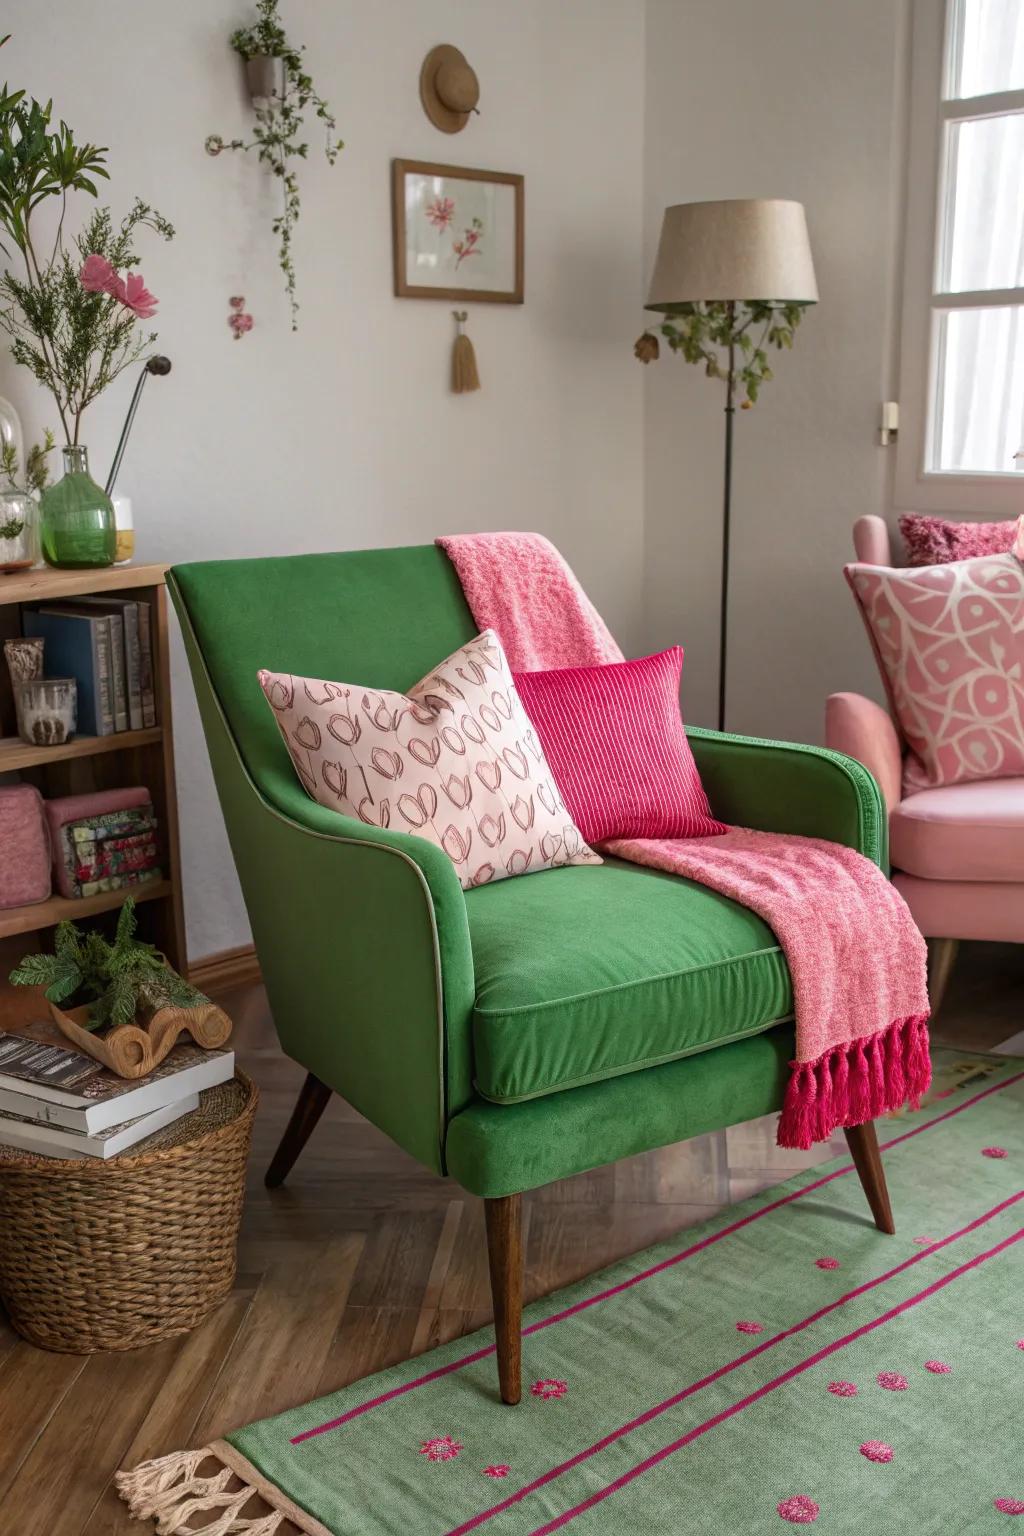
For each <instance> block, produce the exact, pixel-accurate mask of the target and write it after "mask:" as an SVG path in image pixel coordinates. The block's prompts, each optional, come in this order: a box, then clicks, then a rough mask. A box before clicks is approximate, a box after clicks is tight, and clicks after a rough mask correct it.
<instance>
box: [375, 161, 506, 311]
mask: <svg viewBox="0 0 1024 1536" xmlns="http://www.w3.org/2000/svg"><path fill="white" fill-rule="evenodd" d="M392 210H393V215H394V241H395V293H396V294H397V296H398V297H399V298H401V299H472V300H475V301H477V302H479V301H481V300H483V301H486V302H489V303H495V304H521V303H522V302H523V178H522V176H512V175H506V174H504V173H503V172H500V171H471V170H469V169H467V167H465V166H459V165H430V164H427V163H426V162H424V161H421V160H394V161H392Z"/></svg>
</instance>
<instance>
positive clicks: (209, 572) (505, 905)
mask: <svg viewBox="0 0 1024 1536" xmlns="http://www.w3.org/2000/svg"><path fill="white" fill-rule="evenodd" d="M168 587H169V589H170V592H171V596H172V599H173V601H174V604H175V607H176V609H177V612H178V615H179V617H180V619H181V624H182V629H183V632H184V638H185V646H186V649H187V652H188V658H189V663H190V666H191V669H192V676H193V679H194V682H195V687H196V693H197V695H198V700H199V708H200V712H201V715H202V720H203V727H204V730H205V733H206V740H207V744H208V747H209V752H210V758H211V761H212V764H213V771H214V776H215V779H216V783H217V790H218V794H219V797H220V803H221V807H222V809H223V812H224V818H225V821H226V823H227V829H228V835H229V838H230V841H231V847H232V851H233V853H234V858H235V863H236V865H237V868H238V874H239V878H240V880H241V884H242V890H243V893H244V896H245V902H246V907H247V910H248V914H249V919H250V922H251V924H252V931H253V936H254V939H255V942H256V948H257V951H258V954H259V958H260V964H261V967H262V971H263V977H264V980H265V983H266V988H267V994H268V997H269V1000H270V1006H271V1009H272V1011H273V1015H274V1020H275V1024H276V1027H277V1031H278V1034H279V1036H280V1040H281V1044H282V1046H283V1048H284V1050H285V1051H286V1052H287V1053H288V1055H289V1056H291V1057H293V1058H294V1059H295V1060H296V1061H298V1062H301V1064H302V1065H303V1066H304V1067H305V1068H306V1069H307V1072H308V1073H309V1076H308V1078H307V1081H306V1085H305V1088H304V1089H303V1092H302V1094H301V1096H300V1099H299V1102H298V1104H297V1105H296V1109H295V1112H294V1114H293V1116H292V1120H291V1123H290V1125H289V1128H288V1130H287V1132H286V1134H285V1137H284V1139H283V1141H282V1143H281V1146H280V1148H279V1149H278V1151H277V1153H276V1155H275V1157H274V1160H273V1162H272V1164H271V1166H270V1169H269V1171H268V1173H267V1183H268V1184H270V1185H277V1184H280V1183H281V1182H282V1181H283V1179H284V1178H285V1177H286V1175H287V1173H288V1172H289V1170H290V1169H291V1167H292V1165H293V1164H294V1162H295V1159H296V1157H297V1156H298V1154H299V1152H300V1150H301V1148H302V1146H303V1145H304V1143H305V1141H306V1139H307V1137H308V1136H309V1134H310V1132H311V1130H312V1129H313V1127H314V1125H315V1124H316V1121H317V1119H318V1117H319V1115H320V1113H321V1111H322V1110H323V1107H324V1105H325V1104H326V1103H327V1101H328V1099H329V1098H330V1095H331V1093H332V1092H337V1093H341V1094H343V1095H344V1097H345V1098H346V1099H347V1100H348V1101H349V1102H350V1103H351V1104H353V1105H354V1106H355V1107H356V1109H358V1110H359V1111H360V1112H361V1113H362V1114H363V1115H365V1116H366V1117H367V1118H368V1119H370V1120H372V1121H373V1123H374V1124H375V1125H377V1126H379V1127H380V1128H381V1129H382V1130H384V1131H386V1132H387V1133H388V1135H390V1136H391V1137H392V1138H393V1139H394V1140H395V1141H396V1142H398V1144H399V1145H400V1146H402V1147H404V1148H405V1150H406V1151H408V1152H410V1153H411V1154H412V1155H413V1156H415V1157H417V1158H418V1159H419V1160H420V1161H421V1162H422V1163H424V1164H426V1165H427V1166H428V1167H430V1168H433V1169H435V1170H436V1172H438V1173H439V1174H447V1175H448V1176H450V1177H452V1178H454V1179H456V1180H457V1181H458V1182H459V1184H461V1185H462V1186H463V1187H464V1188H465V1189H467V1190H468V1191H470V1192H471V1193H472V1194H475V1195H479V1196H482V1197H483V1199H484V1201H485V1202H486V1215H487V1236H488V1252H489V1259H490V1269H491V1281H492V1290H493V1296H494V1311H495V1327H496V1335H497V1339H496V1349H497V1356H498V1374H499V1384H500V1388H501V1394H502V1397H503V1398H504V1400H505V1401H506V1402H517V1401H518V1400H519V1394H520V1381H519V1358H520V1318H521V1310H522V1256H521V1249H520V1236H519V1234H520V1226H519V1223H520V1196H521V1193H522V1192H523V1191H524V1190H528V1189H534V1188H536V1187H538V1186H539V1185H542V1184H546V1183H548V1182H550V1181H552V1180H554V1179H562V1178H565V1177H567V1176H568V1175H571V1174H574V1173H579V1172H582V1171H583V1170H585V1169H588V1168H594V1167H597V1166H599V1165H602V1164H606V1163H610V1162H614V1161H616V1160H617V1159H618V1158H622V1157H629V1156H631V1155H632V1154H634V1153H637V1152H643V1151H646V1150H648V1149H650V1148H653V1147H660V1146H665V1145H667V1144H669V1143H671V1142H675V1141H681V1140H685V1139H687V1138H689V1137H691V1136H697V1135H701V1134H702V1133H704V1132H706V1131H712V1130H717V1129H720V1128H722V1127H724V1126H728V1125H735V1124H738V1123H740V1122H742V1121H744V1120H749V1119H753V1118H754V1117H756V1116H758V1115H764V1114H768V1113H770V1112H771V1111H773V1110H777V1109H779V1108H780V1107H781V1103H782V1095H783V1089H784V1086H785V1081H786V1076H787V1067H788V1063H789V1061H790V1059H791V1057H792V1054H793V1027H792V1007H793V1004H792V988H791V984H790V978H789V973H788V970H787V968H786V964H785V961H784V958H783V956H782V953H781V951H780V949H779V946H778V944H777V943H776V940H775V937H774V935H773V933H772V932H771V930H770V929H769V928H768V927H767V926H766V925H765V924H764V923H763V922H762V921H761V920H760V919H759V918H758V917H756V916H755V915H754V913H752V912H750V911H749V910H748V909H746V908H744V907H741V906H739V905H737V904H736V903H735V902H732V901H729V900H727V899H726V898H725V897H722V896H719V895H717V894H715V893H714V892H712V891H709V890H706V889H705V888H703V887H702V886H698V885H695V884H692V883H691V882H689V881H686V880H681V879H678V878H677V877H675V876H672V875H666V874H662V873H659V872H657V871H653V870H645V869H641V868H639V867H637V866H635V865H630V864H624V863H621V862H619V861H617V860H614V859H609V860H607V861H606V862H605V864H604V865H603V866H601V867H600V868H594V867H581V868H572V869H560V870H555V871H550V872H547V873H545V874H544V875H543V876H542V877H541V878H539V879H538V878H537V877H536V876H526V877H524V878H520V879H516V880H504V881H501V882H499V883H498V884H496V885H491V886H484V887H481V888H480V889H477V890H473V891H468V892H464V891H463V890H462V888H461V886H460V884H459V881H458V879H457V877H456V874H455V870H454V867H453V866H452V865H451V863H450V862H449V861H448V859H447V858H446V856H445V855H444V853H442V852H441V850H440V849H438V848H436V847H434V846H433V845H432V844H430V843H427V842H425V841H423V840H422V839H418V838H415V837H411V836H409V835H407V834H405V833H402V832H397V831H392V830H390V829H388V828H379V827H373V826H365V825H363V823H362V822H360V821H356V820H352V819H350V818H348V817H345V816H342V815H340V814H338V813H336V812H332V811H329V810H326V809H324V808H323V807H321V806H319V805H317V804H315V803H314V802H313V801H311V800H310V799H308V797H307V796H306V794H305V792H304V791H303V789H302V787H301V785H300V784H299V781H298V778H297V777H296V774H295V771H294V769H293V767H292V764H291V762H290V760H289V757H288V754H287V751H286V749H285V747H284V745H283V743H282V740H281V737H280V734H279V732H278V729H277V725H276V723H275V721H274V719H273V718H272V716H271V712H270V710H269V709H268V708H267V706H266V704H265V702H264V700H263V697H262V694H261V691H260V689H259V687H258V685H257V682H256V672H257V670H258V669H259V668H260V667H264V666H265V667H270V668H272V669H274V670H277V671H290V672H293V673H295V674H297V675H304V676H312V677H328V678H350V679H358V680H360V681H361V682H365V683H366V684H367V686H369V687H375V688H377V687H380V688H398V689H401V688H404V687H407V686H409V685H410V684H411V683H413V682H414V681H416V680H417V679H418V678H419V677H421V676H422V675H423V674H424V673H426V672H427V671H428V670H429V669H430V667H431V666H433V665H434V664H436V662H437V661H438V660H439V659H440V658H441V657H443V656H447V655H448V654H450V653H451V652H452V651H453V650H455V649H456V648H457V647H458V646H460V645H462V644H463V643H464V642H465V641H466V640H467V639H469V638H471V637H472V635H474V634H475V633H476V626H475V625H474V623H473V619H472V617H471V615H470V612H469V610H468V608H467V606H466V603H465V600H464V598H463V596H462V592H461V589H460V588H459V585H458V582H457V581H456V578H455V575H454V572H453V571H452V568H451V566H450V565H449V563H448V561H447V559H446V557H445V556H444V555H443V554H442V553H441V552H440V551H439V550H437V549H435V548H433V547H432V546H428V547H424V548H413V549H392V550H369V551H361V552H356V553H350V554H330V555H298V556H289V557H285V558H274V559H263V560H231V561H209V562H204V563H201V564H191V565H182V566H178V567H176V568H174V569H173V570H172V571H171V572H170V573H169V575H168ZM689 734H690V740H691V743H692V746H693V750H694V754H695V756H696V759H697V762H698V765H699V767H700V772H701V775H702V777H703V780H704V783H705V785H706V787H707V790H708V794H709V796H710V800H711V804H712V807H713V809H714V812H715V815H716V816H719V817H721V818H722V819H723V820H725V821H728V822H735V823H740V824H743V825H746V826H750V827H758V828H762V829H765V830H777V831H788V832H798V833H804V834H806V835H809V836H816V837H823V838H828V839H830V840H831V841H833V842H837V843H845V844H847V845H848V846H851V847H855V848H858V849H860V851H861V852H862V853H864V854H866V855H867V856H868V857H869V858H871V859H873V860H875V861H876V862H877V863H879V864H882V865H884V863H885V860H886V857H887V850H886V825H887V824H886V818H885V815H884V812H883V807H882V802H881V797H880V794H879V791H878V788H877V785H876V783H875V781H874V779H873V778H872V777H871V775H870V774H869V773H868V772H867V770H866V769H864V768H863V767H861V765H860V764H858V763H856V762H854V761H853V760H852V759H850V758H847V757H843V756H842V755H840V754H839V753H836V752H828V751H824V750H821V749H818V748H813V747H801V746H791V745H782V744H780V743H777V742H766V741H754V740H748V739H745V738H743V737H738V736H728V735H721V734H719V733H717V732H712V731H702V730H691V731H690V733H689ZM847 1137H848V1140H849V1143H850V1148H851V1152H852V1154H853V1157H854V1160H855V1162H856V1164H857V1169H858V1172H859V1174H860V1177H861V1182H862V1184H863V1185H864V1189H865V1192H866V1194H867V1197H868V1201H869V1203H870V1206H871V1210H872V1213H873V1215H874V1217H875V1221H876V1224H877V1225H878V1226H879V1227H880V1228H881V1229H882V1230H884V1231H892V1230H893V1225H892V1215H891V1211H890V1208H889V1202H888V1196H887V1194H886V1189H885V1182H884V1175H883V1173H882V1169H881V1163H880V1161H879V1157H878V1148H877V1140H876V1138H875V1134H874V1128H873V1127H872V1126H871V1125H868V1126H862V1127H858V1128H857V1129H856V1130H852V1131H849V1132H848V1133H847Z"/></svg>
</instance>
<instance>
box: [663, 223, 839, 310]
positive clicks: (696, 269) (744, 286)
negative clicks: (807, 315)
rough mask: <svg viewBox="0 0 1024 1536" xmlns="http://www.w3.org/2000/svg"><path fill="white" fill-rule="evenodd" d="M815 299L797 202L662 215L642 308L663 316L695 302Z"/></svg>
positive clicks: (806, 301)
mask: <svg viewBox="0 0 1024 1536" xmlns="http://www.w3.org/2000/svg"><path fill="white" fill-rule="evenodd" d="M817 298H818V285H817V283H816V282H815V280H814V262H813V261H812V260H811V244H810V241H809V240H808V238H807V219H806V218H805V216H804V209H803V204H802V203H791V202H788V201H786V200H784V199H781V198H760V197H758V198H731V199H728V200H727V201H723V202H714V203H677V204H676V205H675V207H673V208H666V209H665V217H664V220H663V222H662V226H661V240H660V242H659V244H658V256H657V260H656V261H655V263H654V275H653V277H652V278H651V287H650V292H649V294H648V296H647V304H646V308H647V309H654V310H658V311H660V312H661V313H662V314H666V315H670V314H672V313H673V312H674V311H676V310H678V309H679V308H680V307H681V306H682V305H684V304H693V303H697V302H699V301H701V300H704V301H705V302H709V303H710V302H714V301H716V300H719V301H721V300H729V299H733V300H735V301H739V300H742V299H760V300H769V299H771V300H779V301H785V302H787V303H790V304H814V303H816V302H817Z"/></svg>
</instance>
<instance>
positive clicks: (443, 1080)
mask: <svg viewBox="0 0 1024 1536" xmlns="http://www.w3.org/2000/svg"><path fill="white" fill-rule="evenodd" d="M165 582H166V585H167V586H168V588H169V589H170V592H171V597H172V599H173V601H174V608H175V611H176V613H177V615H178V622H179V623H180V624H181V627H182V629H183V630H187V633H188V638H189V640H190V641H191V642H192V646H193V648H194V651H195V655H196V657H197V658H198V661H199V666H200V669H201V671H202V674H203V678H204V680H205V682H206V685H207V687H208V688H209V690H210V698H211V699H212V700H213V704H214V708H215V710H216V712H217V715H218V718H219V719H220V723H221V725H222V726H223V727H224V732H225V735H226V736H227V739H228V741H229V742H230V744H231V747H232V750H233V751H234V754H235V757H236V758H237V760H238V766H239V768H240V770H241V772H242V777H243V778H244V779H245V782H246V783H247V784H248V786H249V788H250V789H251V790H252V792H253V794H254V795H255V796H256V799H257V800H258V801H259V803H260V805H261V806H262V808H263V809H264V810H265V811H266V812H268V814H269V815H271V816H273V817H274V818H275V819H276V820H277V821H280V822H283V823H284V825H285V826H287V827H291V828H292V829H293V830H294V831H296V832H301V833H302V835H303V836H304V837H313V838H317V839H319V840H320V841H321V842H325V843H343V844H351V845H353V846H354V847H357V848H373V849H380V851H381V852H382V853H391V854H395V855H396V856H397V857H398V858H400V859H402V860H403V861H404V862H405V863H406V864H408V865H409V867H410V868H411V869H412V870H414V871H415V873H416V877H417V879H418V880H419V883H420V888H421V890H422V892H423V898H424V901H425V902H426V907H427V914H428V916H429V919H430V934H431V942H432V945H433V950H434V981H435V989H436V1000H437V1024H438V1031H437V1036H438V1084H439V1087H440V1093H439V1095H438V1098H439V1102H438V1115H439V1119H438V1154H439V1158H440V1162H441V1167H442V1169H443V1170H444V1172H445V1173H446V1174H447V1172H448V1164H447V1162H446V1161H445V1140H446V1137H447V1132H448V1118H449V1117H448V1073H447V1052H448V1023H447V1019H446V1016H445V1011H444V992H443V989H442V981H441V943H440V939H439V937H438V932H437V913H436V912H435V910H434V901H433V897H432V896H431V894H430V886H429V885H428V884H427V879H426V876H425V875H424V873H423V871H422V869H420V867H419V865H418V864H417V863H416V860H415V859H411V858H410V857H409V855H408V854H407V853H404V852H403V851H402V849H401V848H393V847H391V846H390V845H389V844H388V843H385V842H379V841H377V840H376V839H373V838H368V837H367V838H362V837H349V836H347V835H346V836H339V837H334V836H331V835H329V834H328V833H326V832H316V831H314V830H313V828H312V827H304V826H303V825H302V823H301V822H300V821H293V820H292V818H291V817H290V816H285V815H284V814H283V813H282V812H281V811H279V810H278V809H277V807H276V806H273V805H271V804H270V802H269V801H268V800H267V799H266V798H265V797H264V796H263V795H262V794H261V793H260V790H259V787H258V785H257V784H256V782H255V780H254V779H253V778H252V776H251V775H250V773H249V770H248V768H247V767H246V764H245V759H244V758H243V756H242V753H241V751H240V749H239V746H238V742H237V740H236V739H235V734H234V732H233V731H232V729H231V726H230V724H229V722H228V718H227V716H226V715H225V713H224V709H223V706H222V704H221V702H220V698H219V696H218V694H217V690H216V688H215V687H214V686H213V679H212V677H211V676H210V672H209V668H208V667H207V665H206V657H205V656H204V655H203V651H202V647H201V646H200V644H199V637H198V636H197V634H196V632H195V629H194V628H193V625H192V619H191V616H190V615H189V612H188V607H187V605H186V603H185V599H184V597H183V595H182V593H181V590H180V588H179V587H178V585H177V582H176V581H175V580H174V572H173V570H171V571H168V572H167V574H166V577H165ZM397 835H399V836H402V835H403V834H401V833H399V834H397Z"/></svg>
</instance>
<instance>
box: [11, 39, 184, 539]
mask: <svg viewBox="0 0 1024 1536" xmlns="http://www.w3.org/2000/svg"><path fill="white" fill-rule="evenodd" d="M3 41H4V42H6V41H7V39H6V38H5V39H3ZM0 45H2V44H0ZM106 154H107V152H106V150H105V149H103V148H100V147H99V146H97V145H95V144H89V143H85V144H79V143H78V142H77V141H76V139H75V136H74V133H73V132H72V130H71V129H70V128H69V127H68V125H67V123H65V122H60V123H59V125H58V126H57V127H54V121H53V104H52V102H47V103H46V104H45V105H43V104H42V103H41V102H38V101H35V100H33V99H31V98H29V97H28V96H27V95H26V93H25V92H24V91H21V90H19V91H9V90H8V88H7V86H6V85H5V86H4V87H3V88H2V89H0V247H2V248H3V249H4V251H5V252H6V253H7V254H8V255H10V256H12V257H14V265H13V266H10V267H8V268H7V269H6V270H5V271H3V273H2V275H0V327H2V328H3V330H5V331H6V332H7V334H8V336H9V337H10V343H11V354H12V356H13V358H14V360H15V362H16V363H20V364H21V365H22V366H23V367H25V368H28V369H29V371H30V372H31V373H32V375H33V377H34V378H35V379H36V381H37V383H39V384H41V385H42V386H43V388H44V389H45V390H47V392H48V393H49V394H50V395H51V396H52V398H53V402H54V405H55V406H56V410H57V415H58V418H59V420H60V424H61V427H62V429H63V432H64V438H65V445H66V446H65V447H64V471H65V473H64V477H63V478H62V479H61V480H60V481H59V482H58V484H57V485H55V486H52V487H50V488H49V489H48V490H46V491H45V492H44V494H43V497H42V501H41V542H42V552H43V557H44V559H45V560H46V561H47V563H48V564H50V565H56V566H64V567H70V568H88V567H91V566H103V565H111V564H112V563H113V560H114V555H115V529H114V509H113V504H112V503H111V501H110V498H109V496H107V494H106V493H105V492H104V491H103V490H101V488H100V487H99V486H98V485H96V483H95V482H94V481H93V480H92V478H91V476H90V474H89V462H88V455H87V450H86V448H85V446H84V445H83V444H82V442H81V423H82V416H83V414H84V412H85V410H86V409H87V407H88V406H89V405H91V403H92V402H93V401H94V400H95V399H96V398H97V396H98V395H100V394H101V393H102V392H103V391H104V390H105V389H107V388H108V386H109V385H111V384H112V383H113V382H114V380H115V379H116V378H118V377H119V375H120V374H121V373H123V372H124V370H125V369H126V368H128V367H130V366H131V365H132V364H133V363H135V362H137V361H138V360H139V359H141V358H142V357H143V356H145V355H147V353H148V352H149V349H150V348H151V346H152V344H153V342H155V340H156V333H155V332H146V331H143V330H141V329H140V326H139V322H140V321H144V320H148V319H150V318H151V317H152V316H153V314H154V313H155V312H156V300H155V299H154V297H153V295H152V294H151V293H150V292H149V290H148V289H147V288H146V285H145V282H144V281H143V278H142V275H141V273H138V272H131V271H128V270H127V269H128V268H130V267H133V266H135V265H136V262H137V256H136V251H135V237H136V235H137V234H138V232H139V231H140V230H141V229H143V228H148V229H152V230H153V231H155V232H156V233H157V234H159V235H161V236H162V237H163V238H164V239H165V240H169V239H171V238H172V236H173V234H174V230H173V229H172V228H171V226H170V224H169V223H168V222H167V220H166V219H165V218H163V216H162V215H161V214H159V213H157V212H156V210H155V209H153V208H151V207H150V206H149V204H148V203H144V202H142V201H141V200H138V199H137V200H136V201H135V203H134V204H133V206H132V208H131V210H130V212H129V213H128V215H127V217H126V218H125V219H124V220H122V222H121V223H120V225H117V224H115V223H114V222H113V220H112V218H111V215H110V210H109V209H107V208H100V209H98V210H97V211H95V212H94V213H93V214H92V216H91V217H90V218H88V219H87V220H86V222H85V224H84V225H83V227H82V229H81V231H80V233H79V234H78V235H77V236H76V237H75V238H74V239H73V240H71V241H65V237H64V231H63V225H64V220H63V217H61V218H60V220H59V222H58V224H57V234H56V239H55V240H54V241H53V244H52V248H50V249H49V254H48V255H47V254H46V252H45V251H44V249H43V247H42V245H41V243H40V241H39V239H38V234H37V221H38V219H39V218H40V216H41V210H42V211H43V212H42V216H43V217H44V218H45V209H46V207H47V205H50V204H51V203H52V200H53V199H57V200H58V203H59V205H60V209H61V213H63V209H64V207H65V206H66V203H67V198H68V194H69V193H72V192H84V193H85V194H86V195H87V196H89V197H93V198H95V197H96V196H97V195H98V194H97V189H96V181H97V178H103V179H107V177H108V172H107V168H106ZM51 238H52V236H51ZM47 247H50V241H49V240H48V241H47Z"/></svg>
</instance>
